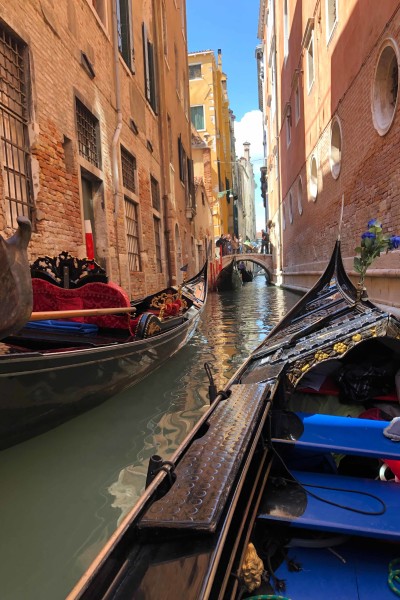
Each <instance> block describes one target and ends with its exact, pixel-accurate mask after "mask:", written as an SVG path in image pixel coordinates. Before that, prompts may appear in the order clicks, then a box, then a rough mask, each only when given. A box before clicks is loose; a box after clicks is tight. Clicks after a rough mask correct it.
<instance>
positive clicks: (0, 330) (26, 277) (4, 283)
mask: <svg viewBox="0 0 400 600" xmlns="http://www.w3.org/2000/svg"><path fill="white" fill-rule="evenodd" d="M17 222H18V229H17V231H16V232H15V234H14V235H13V236H11V237H10V238H9V239H8V240H4V239H3V237H2V236H0V277H1V286H0V339H1V338H2V337H5V336H6V335H9V334H10V333H13V332H14V331H18V329H20V328H21V327H22V325H24V323H26V321H27V320H28V319H29V316H30V314H31V312H32V283H31V276H30V271H29V262H28V254H27V247H28V243H29V240H30V238H31V231H32V227H31V223H30V221H29V219H27V218H26V217H18V218H17Z"/></svg>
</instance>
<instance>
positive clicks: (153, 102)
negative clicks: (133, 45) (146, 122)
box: [142, 23, 157, 113]
mask: <svg viewBox="0 0 400 600" xmlns="http://www.w3.org/2000/svg"><path fill="white" fill-rule="evenodd" d="M142 34H143V56H144V87H145V94H146V99H147V101H148V103H149V104H150V106H151V108H152V109H153V110H154V112H155V113H156V112H157V95H156V67H155V55H154V47H153V44H152V43H151V42H150V40H149V39H148V36H147V28H146V25H145V24H144V23H143V26H142Z"/></svg>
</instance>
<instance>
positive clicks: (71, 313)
mask: <svg viewBox="0 0 400 600" xmlns="http://www.w3.org/2000/svg"><path fill="white" fill-rule="evenodd" d="M134 312H136V308H135V307H133V306H123V307H120V308H88V309H82V310H51V311H50V310H49V311H48V312H33V313H32V314H31V316H30V317H29V321H45V320H47V319H71V318H75V317H98V316H101V315H112V314H115V313H134Z"/></svg>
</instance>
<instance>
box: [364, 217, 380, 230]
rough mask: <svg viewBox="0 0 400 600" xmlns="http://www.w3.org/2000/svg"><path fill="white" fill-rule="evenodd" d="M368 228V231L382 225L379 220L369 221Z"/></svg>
mask: <svg viewBox="0 0 400 600" xmlns="http://www.w3.org/2000/svg"><path fill="white" fill-rule="evenodd" d="M367 227H368V229H369V228H370V227H382V223H380V222H379V221H378V219H371V220H370V221H368V225H367Z"/></svg>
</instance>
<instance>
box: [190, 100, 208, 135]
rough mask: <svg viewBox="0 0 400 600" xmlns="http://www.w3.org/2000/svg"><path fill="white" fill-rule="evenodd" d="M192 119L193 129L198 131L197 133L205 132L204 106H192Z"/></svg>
mask: <svg viewBox="0 0 400 600" xmlns="http://www.w3.org/2000/svg"><path fill="white" fill-rule="evenodd" d="M190 119H191V121H192V123H193V127H195V128H196V129H197V131H204V129H205V123H204V106H203V105H201V106H191V107H190Z"/></svg>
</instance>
